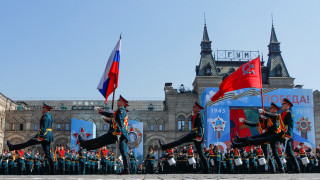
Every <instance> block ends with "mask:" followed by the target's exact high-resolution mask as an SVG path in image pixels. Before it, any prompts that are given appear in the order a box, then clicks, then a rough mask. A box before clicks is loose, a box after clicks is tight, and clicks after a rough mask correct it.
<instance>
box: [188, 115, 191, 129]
mask: <svg viewBox="0 0 320 180" xmlns="http://www.w3.org/2000/svg"><path fill="white" fill-rule="evenodd" d="M188 121H189V124H188V125H189V131H191V130H192V117H191V116H189V118H188Z"/></svg>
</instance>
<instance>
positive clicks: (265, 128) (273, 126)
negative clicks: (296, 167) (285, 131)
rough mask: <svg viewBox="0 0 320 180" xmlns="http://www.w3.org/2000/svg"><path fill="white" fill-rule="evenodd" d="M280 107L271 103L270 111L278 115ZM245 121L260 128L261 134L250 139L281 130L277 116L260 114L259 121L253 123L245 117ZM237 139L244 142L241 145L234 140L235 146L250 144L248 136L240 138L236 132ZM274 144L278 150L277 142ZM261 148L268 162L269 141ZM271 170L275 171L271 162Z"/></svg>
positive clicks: (266, 135) (274, 147) (263, 136)
mask: <svg viewBox="0 0 320 180" xmlns="http://www.w3.org/2000/svg"><path fill="white" fill-rule="evenodd" d="M279 109H280V108H279V107H278V106H277V105H276V104H274V103H271V106H270V109H269V112H270V113H271V114H273V115H276V113H277V111H279ZM244 122H245V124H246V125H248V126H251V127H258V130H259V133H260V134H258V135H255V136H251V137H250V139H257V138H265V137H268V136H270V135H273V134H276V133H279V132H280V126H279V122H278V119H277V116H272V117H269V118H268V117H265V116H264V115H260V118H259V121H258V122H257V123H253V122H250V121H247V120H246V119H244ZM235 140H236V141H237V142H242V143H243V144H242V145H239V144H237V143H235V142H234V141H232V142H233V144H232V145H233V147H243V146H248V145H249V143H248V139H247V138H240V137H239V136H238V134H236V137H235ZM272 145H273V151H275V150H276V145H275V144H272ZM261 148H262V150H263V153H264V155H265V158H266V160H267V162H269V146H268V143H267V142H266V143H264V144H262V145H261ZM279 162H280V161H279ZM280 167H281V164H280ZM269 171H270V172H272V173H274V172H275V169H274V166H272V164H271V163H269ZM280 171H282V172H283V169H280Z"/></svg>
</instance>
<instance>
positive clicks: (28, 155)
mask: <svg viewBox="0 0 320 180" xmlns="http://www.w3.org/2000/svg"><path fill="white" fill-rule="evenodd" d="M26 160H27V163H26V174H27V175H30V174H31V170H32V166H33V155H32V150H31V149H28V153H26Z"/></svg>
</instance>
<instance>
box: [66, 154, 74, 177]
mask: <svg viewBox="0 0 320 180" xmlns="http://www.w3.org/2000/svg"><path fill="white" fill-rule="evenodd" d="M71 156H72V155H71V153H70V152H67V153H65V158H66V159H65V174H69V175H70V174H71V172H72V170H71V169H72V167H71Z"/></svg>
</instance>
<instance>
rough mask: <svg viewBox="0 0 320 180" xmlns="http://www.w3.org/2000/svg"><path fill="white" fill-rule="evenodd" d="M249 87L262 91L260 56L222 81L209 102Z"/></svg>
mask: <svg viewBox="0 0 320 180" xmlns="http://www.w3.org/2000/svg"><path fill="white" fill-rule="evenodd" d="M250 87H253V88H259V89H262V76H261V63H260V56H259V57H257V58H256V59H254V60H252V61H249V62H247V63H245V64H244V65H242V66H240V67H239V68H238V69H237V70H236V71H235V72H233V73H232V74H230V75H229V76H228V77H227V78H226V79H224V80H223V81H222V83H221V84H220V87H219V91H218V92H217V93H216V94H215V95H214V96H213V97H212V98H211V101H212V102H215V101H216V100H218V99H219V98H220V97H223V96H224V94H225V93H226V92H230V91H234V90H238V89H243V88H250Z"/></svg>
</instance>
